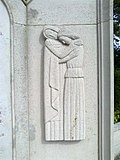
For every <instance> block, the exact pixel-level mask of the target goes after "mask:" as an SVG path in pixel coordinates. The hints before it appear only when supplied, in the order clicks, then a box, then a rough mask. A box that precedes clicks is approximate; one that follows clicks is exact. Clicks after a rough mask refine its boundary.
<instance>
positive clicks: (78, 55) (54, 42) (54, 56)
mask: <svg viewBox="0 0 120 160" xmlns="http://www.w3.org/2000/svg"><path fill="white" fill-rule="evenodd" d="M43 35H44V37H45V47H44V113H45V139H46V141H77V140H83V139H85V91H84V75H83V69H82V68H83V56H84V50H83V43H82V41H81V39H80V38H79V37H78V36H77V35H75V34H73V33H72V32H70V31H69V30H65V29H59V28H58V27H56V26H45V27H44V29H43Z"/></svg>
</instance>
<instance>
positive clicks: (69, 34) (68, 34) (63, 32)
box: [58, 29, 80, 40]
mask: <svg viewBox="0 0 120 160" xmlns="http://www.w3.org/2000/svg"><path fill="white" fill-rule="evenodd" d="M61 36H65V37H68V38H71V39H72V40H75V39H79V38H80V37H79V36H78V35H76V34H74V33H72V32H71V31H69V30H65V29H63V30H60V31H59V32H58V37H61Z"/></svg>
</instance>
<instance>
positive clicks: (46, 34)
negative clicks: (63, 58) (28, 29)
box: [43, 25, 60, 38]
mask: <svg viewBox="0 0 120 160" xmlns="http://www.w3.org/2000/svg"><path fill="white" fill-rule="evenodd" d="M46 31H47V33H46ZM51 31H52V32H53V33H52V34H53V36H54V34H56V33H58V32H59V31H60V29H59V28H58V27H56V26H49V25H47V26H45V27H44V29H43V35H44V37H45V38H50V35H51ZM49 32H50V33H49ZM48 33H49V34H48Z"/></svg>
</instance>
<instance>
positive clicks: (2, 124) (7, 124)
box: [0, 0, 12, 160]
mask: <svg viewBox="0 0 120 160" xmlns="http://www.w3.org/2000/svg"><path fill="white" fill-rule="evenodd" d="M0 15H2V16H0V22H1V23H0V159H1V160H7V159H9V160H12V118H11V117H12V116H11V114H12V113H11V110H12V104H11V57H10V55H11V51H10V19H9V15H8V12H7V10H6V7H5V5H4V3H3V2H2V1H1V0H0Z"/></svg>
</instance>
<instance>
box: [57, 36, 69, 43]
mask: <svg viewBox="0 0 120 160" xmlns="http://www.w3.org/2000/svg"><path fill="white" fill-rule="evenodd" d="M58 38H59V40H60V41H61V42H62V43H63V44H66V45H69V44H70V43H71V41H72V39H70V38H69V37H66V36H60V37H58Z"/></svg>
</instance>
